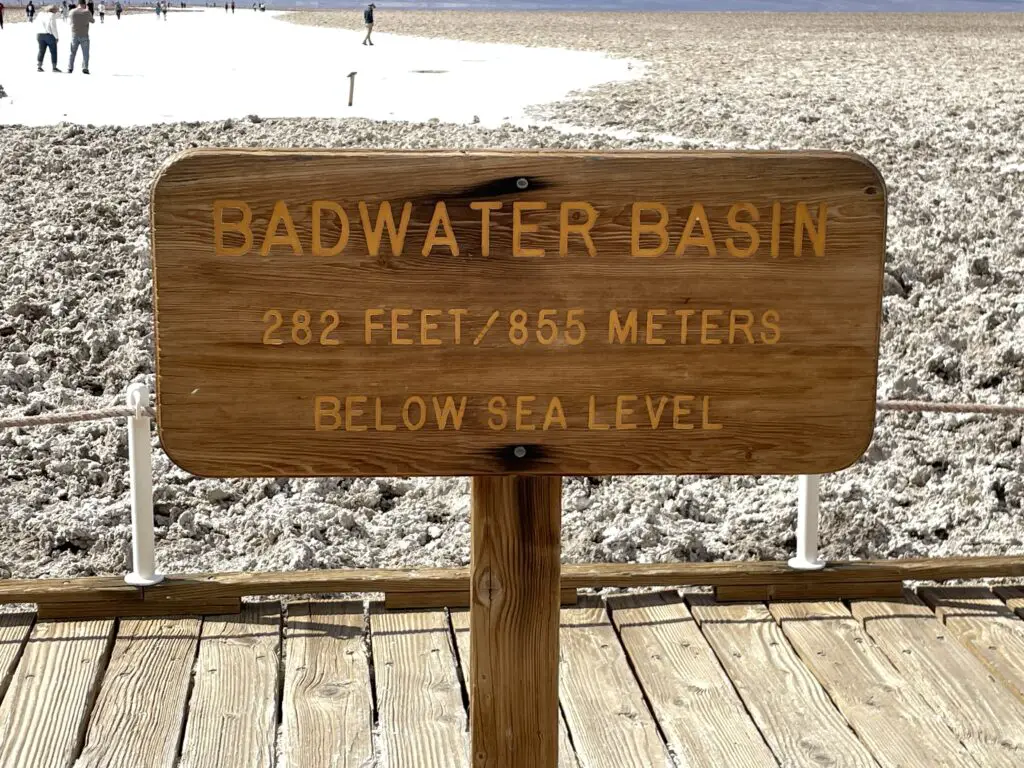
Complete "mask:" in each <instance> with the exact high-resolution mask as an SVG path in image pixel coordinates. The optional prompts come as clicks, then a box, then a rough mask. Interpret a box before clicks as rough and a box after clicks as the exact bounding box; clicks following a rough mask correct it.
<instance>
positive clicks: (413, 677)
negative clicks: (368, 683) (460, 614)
mask: <svg viewBox="0 0 1024 768" xmlns="http://www.w3.org/2000/svg"><path fill="white" fill-rule="evenodd" d="M370 640H371V645H372V649H373V668H374V672H375V674H376V681H377V713H378V727H379V730H380V733H379V739H380V742H381V744H380V747H379V750H380V752H382V753H383V755H384V760H386V763H385V764H386V765H387V766H388V768H407V767H409V768H460V767H463V768H468V766H469V740H468V738H467V721H466V710H465V708H464V707H463V703H462V691H461V688H460V686H459V678H458V673H457V672H456V668H455V667H456V663H455V654H454V651H453V649H452V642H451V634H450V633H449V631H448V619H447V616H446V615H445V612H444V611H440V610H434V611H410V612H408V613H397V612H390V611H387V612H385V611H382V610H381V609H380V607H379V606H378V605H372V606H371V610H370Z"/></svg>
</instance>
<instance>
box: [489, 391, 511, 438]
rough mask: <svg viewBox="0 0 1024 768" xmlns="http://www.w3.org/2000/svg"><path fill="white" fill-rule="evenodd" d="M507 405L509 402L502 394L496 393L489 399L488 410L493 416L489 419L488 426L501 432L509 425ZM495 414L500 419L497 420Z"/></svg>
mask: <svg viewBox="0 0 1024 768" xmlns="http://www.w3.org/2000/svg"><path fill="white" fill-rule="evenodd" d="M507 407H508V403H507V402H505V398H504V397H502V396H501V395H495V396H494V397H492V398H491V399H490V400H488V401H487V410H488V412H489V413H490V414H491V418H489V419H488V420H487V426H488V427H490V428H491V429H493V430H494V431H495V432H500V431H501V430H503V429H504V428H505V427H507V426H508V412H507V411H506V410H505V409H506V408H507ZM495 416H497V417H498V419H499V420H498V421H496V420H495V418H494V417H495Z"/></svg>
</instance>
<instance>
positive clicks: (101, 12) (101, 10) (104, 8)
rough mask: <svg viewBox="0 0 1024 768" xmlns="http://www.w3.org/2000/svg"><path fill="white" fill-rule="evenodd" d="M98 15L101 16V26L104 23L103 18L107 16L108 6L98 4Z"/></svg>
mask: <svg viewBox="0 0 1024 768" xmlns="http://www.w3.org/2000/svg"><path fill="white" fill-rule="evenodd" d="M96 13H98V14H99V15H100V24H102V23H103V17H104V16H106V14H107V6H105V5H104V4H103V3H96Z"/></svg>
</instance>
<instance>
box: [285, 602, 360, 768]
mask: <svg viewBox="0 0 1024 768" xmlns="http://www.w3.org/2000/svg"><path fill="white" fill-rule="evenodd" d="M364 639H365V636H364V627H363V604H362V603H361V602H353V601H348V602H330V603H326V602H313V603H309V602H302V603H291V604H289V606H288V622H287V627H286V634H285V649H286V653H285V676H284V704H283V711H282V725H283V728H282V732H281V740H282V744H281V749H280V750H279V751H280V755H281V762H280V767H281V768H369V766H371V765H373V740H372V731H373V694H372V691H371V688H370V669H369V664H368V660H367V658H366V647H365V643H364Z"/></svg>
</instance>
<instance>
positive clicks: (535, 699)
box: [469, 475, 562, 768]
mask: <svg viewBox="0 0 1024 768" xmlns="http://www.w3.org/2000/svg"><path fill="white" fill-rule="evenodd" d="M471 483H472V485H471V493H470V500H471V515H470V519H471V524H472V547H471V559H472V565H471V568H470V587H469V589H470V610H469V616H470V627H471V630H470V647H471V652H470V678H469V688H470V695H469V711H470V718H469V722H470V730H471V744H472V756H473V766H474V768H555V766H556V765H557V763H558V608H559V603H560V600H559V598H560V590H559V576H560V572H561V564H560V562H559V553H560V552H561V531H562V479H561V478H560V477H526V476H508V475H506V476H502V477H474V478H472V480H471Z"/></svg>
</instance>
